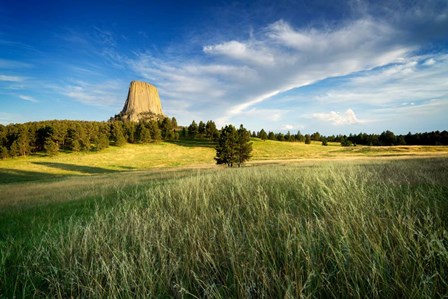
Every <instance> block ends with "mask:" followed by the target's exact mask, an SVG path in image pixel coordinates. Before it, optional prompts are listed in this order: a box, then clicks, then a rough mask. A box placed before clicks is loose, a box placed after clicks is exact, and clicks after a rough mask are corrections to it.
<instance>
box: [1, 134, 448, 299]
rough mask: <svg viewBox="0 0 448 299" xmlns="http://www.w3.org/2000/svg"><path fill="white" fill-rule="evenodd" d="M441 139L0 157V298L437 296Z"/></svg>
mask: <svg viewBox="0 0 448 299" xmlns="http://www.w3.org/2000/svg"><path fill="white" fill-rule="evenodd" d="M447 153H448V149H447V148H446V147H384V148H376V147H351V148H342V147H340V146H336V145H330V146H327V147H324V146H321V145H320V144H317V143H315V144H311V145H304V144H302V143H285V142H282V143H280V142H273V141H265V142H262V141H259V140H254V152H253V160H252V162H251V164H249V165H248V166H251V167H242V168H235V169H228V168H224V167H217V166H215V165H214V162H213V157H214V150H213V147H212V145H211V144H208V143H201V142H182V143H159V144H150V145H126V146H124V147H122V148H116V147H111V148H109V149H107V150H105V151H104V152H100V153H79V154H65V153H62V154H60V155H58V156H56V157H51V158H50V157H46V156H31V157H26V158H16V159H8V160H4V161H0V298H2V297H4V298H13V297H51V298H67V297H82V298H84V297H94V298H104V297H110V298H129V297H132V298H153V297H156V298H160V297H162V298H167V297H174V298H184V297H185V298H203V297H209V298H236V297H238V298H260V297H264V298H280V297H284V298H297V297H324V298H327V297H330V298H331V297H333V298H334V297H337V298H340V297H343V298H344V297H356V298H365V297H370V298H390V297H412V298H421V297H431V298H437V297H444V296H446V294H448V281H447V277H448V200H447V199H448V159H447V157H448V154H447ZM416 157H418V158H419V159H416Z"/></svg>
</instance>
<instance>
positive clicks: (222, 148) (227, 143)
mask: <svg viewBox="0 0 448 299" xmlns="http://www.w3.org/2000/svg"><path fill="white" fill-rule="evenodd" d="M237 139H238V135H237V132H236V129H235V127H234V126H232V125H227V126H225V127H224V128H223V129H221V134H220V137H219V140H218V144H217V145H216V157H215V160H216V164H226V165H227V166H229V167H232V166H233V164H234V163H236V162H237Z"/></svg>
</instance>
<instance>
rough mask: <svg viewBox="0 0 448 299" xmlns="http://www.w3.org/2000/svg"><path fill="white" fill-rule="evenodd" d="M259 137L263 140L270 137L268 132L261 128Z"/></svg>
mask: <svg viewBox="0 0 448 299" xmlns="http://www.w3.org/2000/svg"><path fill="white" fill-rule="evenodd" d="M258 138H260V139H261V140H266V139H268V134H267V133H266V131H265V130H264V129H261V131H260V132H259V133H258Z"/></svg>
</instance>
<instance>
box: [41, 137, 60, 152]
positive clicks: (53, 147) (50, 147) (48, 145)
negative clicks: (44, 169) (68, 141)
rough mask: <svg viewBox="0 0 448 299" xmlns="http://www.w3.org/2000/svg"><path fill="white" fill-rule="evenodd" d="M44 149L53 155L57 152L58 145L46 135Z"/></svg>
mask: <svg viewBox="0 0 448 299" xmlns="http://www.w3.org/2000/svg"><path fill="white" fill-rule="evenodd" d="M44 149H45V151H46V152H47V154H48V155H49V156H55V155H57V154H58V152H59V145H58V144H57V142H55V141H54V140H53V139H52V138H51V137H48V138H47V139H46V140H45V143H44Z"/></svg>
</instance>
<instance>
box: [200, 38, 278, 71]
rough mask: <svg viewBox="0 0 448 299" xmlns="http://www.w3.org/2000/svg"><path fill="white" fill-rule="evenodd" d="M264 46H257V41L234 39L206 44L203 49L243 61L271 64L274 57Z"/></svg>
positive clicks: (213, 53)
mask: <svg viewBox="0 0 448 299" xmlns="http://www.w3.org/2000/svg"><path fill="white" fill-rule="evenodd" d="M261 44H262V43H261ZM263 46H264V45H263ZM263 46H262V47H257V45H256V43H242V42H238V41H234V40H233V41H229V42H224V43H220V44H216V45H209V46H204V48H203V51H204V52H205V53H206V54H212V55H221V56H224V57H229V58H232V59H235V60H240V61H242V62H243V63H254V64H256V65H261V66H263V65H271V64H272V63H273V62H274V57H273V55H272V54H271V53H270V52H269V51H268V50H267V49H265V48H263Z"/></svg>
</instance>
